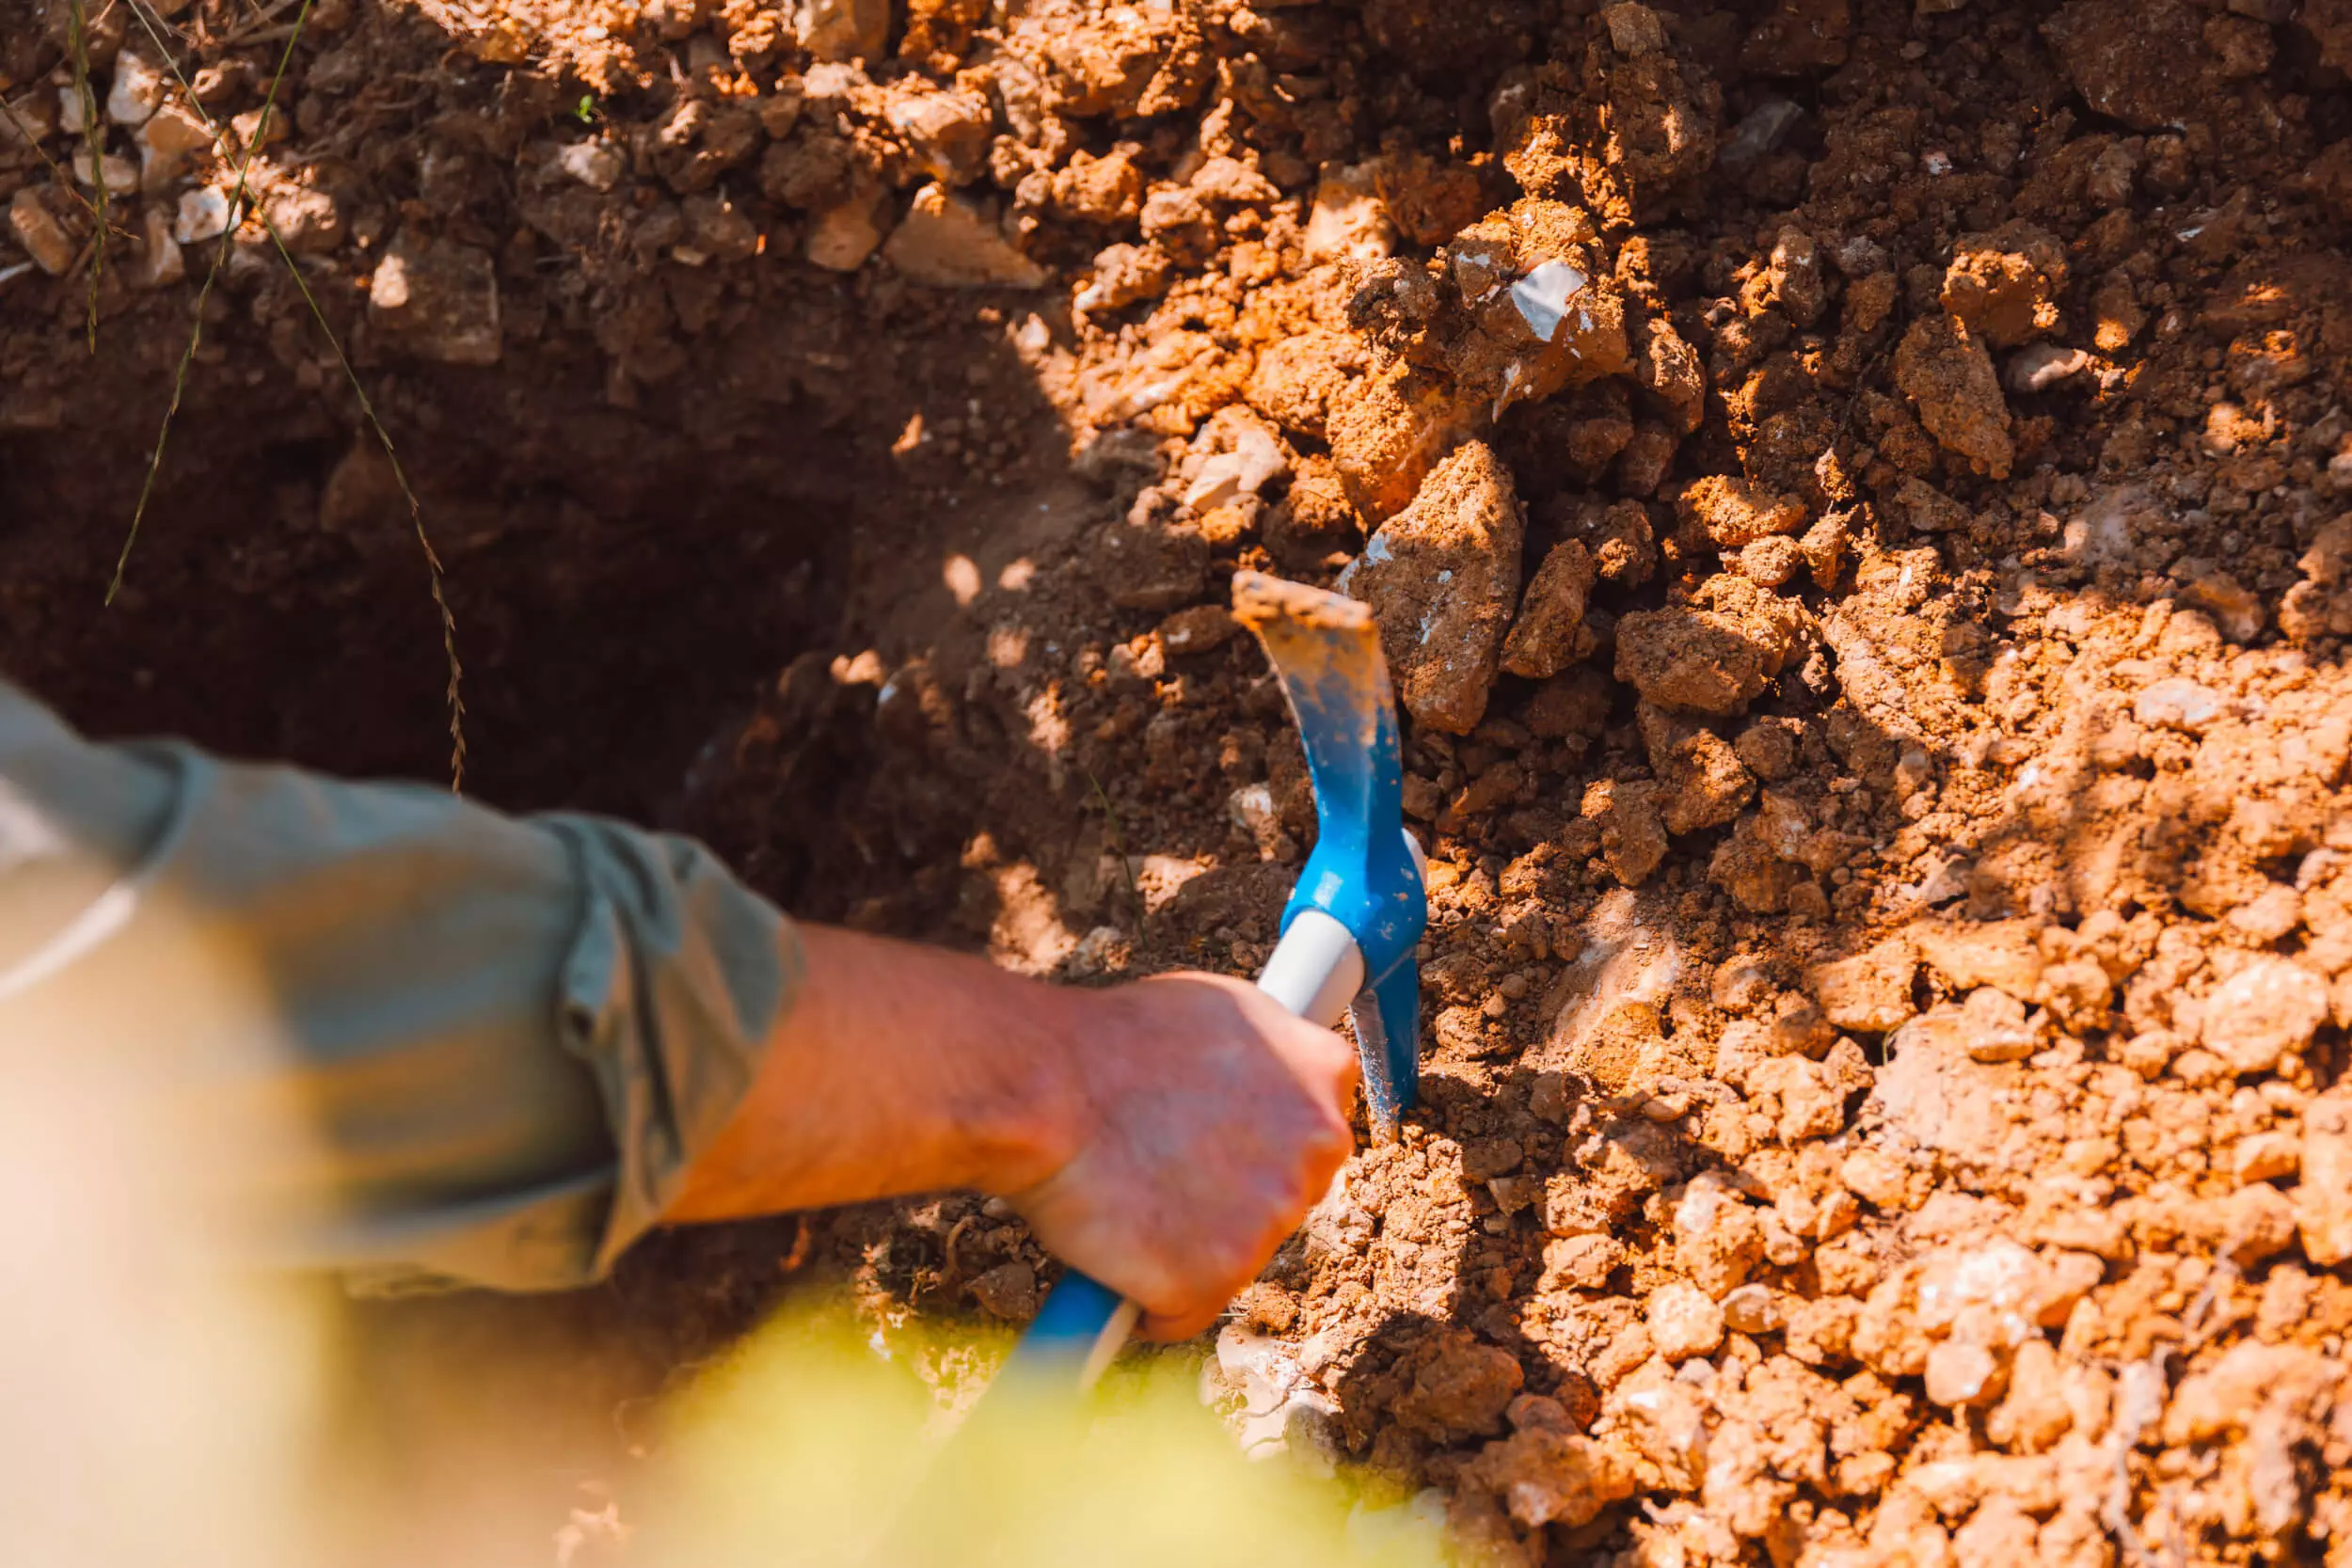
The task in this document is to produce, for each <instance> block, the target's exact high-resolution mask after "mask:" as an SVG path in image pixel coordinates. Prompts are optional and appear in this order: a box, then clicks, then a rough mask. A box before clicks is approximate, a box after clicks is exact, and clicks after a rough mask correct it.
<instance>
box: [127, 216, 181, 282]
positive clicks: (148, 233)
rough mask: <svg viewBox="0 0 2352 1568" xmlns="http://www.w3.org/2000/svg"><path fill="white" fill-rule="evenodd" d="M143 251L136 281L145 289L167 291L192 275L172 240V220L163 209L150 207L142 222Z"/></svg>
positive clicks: (141, 241) (178, 248)
mask: <svg viewBox="0 0 2352 1568" xmlns="http://www.w3.org/2000/svg"><path fill="white" fill-rule="evenodd" d="M139 229H140V234H139V238H140V245H141V250H140V254H139V260H138V263H137V265H136V267H135V269H134V272H133V277H134V278H135V281H136V282H137V283H138V284H139V286H140V287H141V288H146V289H165V288H169V287H170V286H171V285H172V284H174V283H177V282H179V281H180V280H181V279H182V278H183V277H187V275H188V264H187V261H186V259H185V258H184V257H183V256H182V255H181V254H180V242H179V241H178V240H175V239H173V238H172V237H171V219H170V217H169V216H168V215H167V214H165V212H164V210H163V209H162V208H161V207H155V206H150V207H149V208H148V209H147V211H146V212H145V213H144V214H141V216H140V219H139Z"/></svg>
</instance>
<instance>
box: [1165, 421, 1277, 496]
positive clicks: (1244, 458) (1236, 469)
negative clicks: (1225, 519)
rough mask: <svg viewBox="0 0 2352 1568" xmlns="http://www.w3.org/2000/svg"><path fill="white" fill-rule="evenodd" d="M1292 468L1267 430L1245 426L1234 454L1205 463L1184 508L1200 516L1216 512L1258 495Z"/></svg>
mask: <svg viewBox="0 0 2352 1568" xmlns="http://www.w3.org/2000/svg"><path fill="white" fill-rule="evenodd" d="M1290 466H1291V465H1290V459H1289V458H1287V457H1285V456H1283V455H1282V448H1281V445H1280V443H1279V442H1277V441H1276V440H1275V439H1274V438H1273V437H1272V436H1268V435H1267V434H1266V433H1265V432H1264V431H1263V430H1259V429H1256V428H1254V427H1250V426H1244V427H1243V429H1242V431H1241V434H1240V435H1239V436H1237V437H1236V438H1235V440H1234V443H1233V450H1232V451H1221V452H1218V453H1217V454H1216V456H1214V457H1208V458H1203V459H1202V460H1201V463H1200V468H1199V470H1198V471H1197V472H1196V473H1195V474H1194V475H1193V480H1192V483H1191V484H1189V485H1187V486H1186V487H1185V489H1184V504H1185V505H1186V506H1189V507H1191V508H1192V509H1193V511H1195V512H1196V513H1206V512H1214V511H1216V509H1217V508H1218V507H1220V506H1223V505H1225V504H1227V503H1228V502H1230V501H1233V500H1237V499H1240V498H1241V497H1243V496H1254V495H1256V494H1257V493H1258V492H1259V491H1260V490H1262V489H1263V488H1264V487H1265V486H1266V485H1268V484H1270V483H1273V482H1274V481H1276V480H1278V479H1279V478H1281V477H1282V476H1283V475H1284V474H1286V473H1288V472H1290Z"/></svg>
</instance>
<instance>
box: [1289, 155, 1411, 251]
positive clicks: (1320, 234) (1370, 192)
mask: <svg viewBox="0 0 2352 1568" xmlns="http://www.w3.org/2000/svg"><path fill="white" fill-rule="evenodd" d="M1304 243H1305V245H1306V249H1307V260H1308V261H1327V260H1331V259H1334V258H1338V259H1344V260H1347V261H1378V260H1380V258H1382V257H1384V256H1386V255H1388V254H1389V253H1390V252H1391V251H1392V250H1394V249H1395V248H1396V227H1395V225H1393V224H1391V222H1390V221H1389V210H1388V209H1387V208H1386V207H1384V206H1382V205H1381V204H1380V195H1379V192H1378V191H1377V190H1376V189H1375V185H1374V182H1373V178H1372V172H1371V169H1370V167H1369V166H1364V165H1357V166H1350V167H1342V166H1336V165H1334V166H1329V167H1327V168H1326V169H1325V170H1324V174H1323V182H1322V183H1321V184H1319V185H1317V186H1316V187H1315V203H1314V208H1313V210H1312V211H1311V213H1310V214H1308V217H1307V232H1306V235H1305V240H1304Z"/></svg>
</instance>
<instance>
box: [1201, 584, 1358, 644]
mask: <svg viewBox="0 0 2352 1568" xmlns="http://www.w3.org/2000/svg"><path fill="white" fill-rule="evenodd" d="M1233 619H1234V620H1236V621H1239V622H1240V623H1241V624H1242V625H1243V626H1248V628H1249V629H1250V630H1252V631H1254V632H1256V633H1257V634H1258V635H1259V636H1261V637H1263V636H1264V635H1265V634H1266V631H1267V629H1268V628H1269V627H1272V626H1276V625H1278V624H1279V623H1281V622H1285V621H1287V622H1290V623H1292V624H1293V625H1295V626H1311V627H1315V628H1318V629H1323V630H1329V631H1366V630H1369V629H1371V626H1372V607H1371V606H1369V605H1365V604H1360V603H1359V602H1358V601H1356V600H1354V599H1351V598H1349V597H1347V596H1346V595H1345V594H1334V593H1331V592H1329V591H1328V590H1326V589H1322V588H1310V587H1308V586H1307V585H1306V584H1305V583H1303V582H1287V581H1285V580H1283V579H1282V578H1270V577H1268V576H1266V575H1265V574H1264V573H1263V572H1235V573H1234V574H1233Z"/></svg>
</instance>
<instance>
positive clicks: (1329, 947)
mask: <svg viewBox="0 0 2352 1568" xmlns="http://www.w3.org/2000/svg"><path fill="white" fill-rule="evenodd" d="M1363 985H1364V957H1363V954H1362V952H1361V951H1360V950H1359V948H1358V947H1357V945H1356V939H1355V938H1353V937H1351V936H1349V935H1348V932H1347V927H1344V926H1343V925H1341V924H1340V923H1339V922H1338V921H1336V920H1334V919H1332V918H1331V917H1330V916H1329V915H1327V914H1325V913H1324V912H1323V911H1320V910H1301V911H1299V912H1298V915H1297V917H1296V918H1295V919H1294V920H1293V921H1292V922H1291V924H1290V928H1289V929H1288V930H1286V931H1284V932H1283V933H1282V940H1281V941H1280V942H1277V943H1276V944H1275V948H1274V956H1273V957H1272V958H1268V959H1267V960H1266V965H1265V968H1264V969H1263V971H1262V972H1261V973H1260V974H1259V975H1258V989H1259V990H1263V991H1264V992H1265V993H1266V994H1267V995H1268V996H1270V997H1272V998H1274V1000H1275V1001H1277V1002H1279V1003H1280V1004H1281V1005H1282V1006H1283V1007H1284V1008H1285V1009H1286V1010H1288V1011H1289V1012H1291V1013H1293V1014H1295V1015H1296V1016H1297V1017H1299V1018H1303V1019H1307V1020H1309V1021H1311V1022H1315V1023H1320V1024H1322V1025H1323V1026H1324V1027H1325V1028H1329V1027H1330V1026H1331V1025H1333V1024H1335V1023H1337V1022H1339V1021H1340V1015H1341V1014H1343V1013H1344V1012H1346V1011H1347V1007H1348V1004H1349V1003H1351V1002H1353V1001H1354V1000H1355V999H1356V995H1357V993H1358V992H1359V991H1360V990H1363ZM1136 1316H1137V1313H1136V1306H1135V1304H1134V1303H1133V1302H1129V1301H1122V1300H1121V1299H1120V1296H1119V1292H1117V1291H1113V1290H1111V1289H1109V1288H1108V1287H1107V1286H1104V1285H1101V1284H1098V1283H1097V1282H1095V1281H1094V1280H1092V1279H1089V1278H1088V1277H1087V1276H1086V1275H1082V1274H1080V1273H1078V1272H1077V1271H1076V1270H1074V1269H1073V1270H1071V1271H1070V1272H1069V1273H1068V1274H1065V1275H1062V1278H1061V1282H1060V1283H1059V1284H1057V1285H1056V1286H1055V1287H1054V1289H1053V1291H1052V1293H1051V1294H1049V1295H1048V1296H1047V1297H1046V1298H1045V1305H1044V1306H1042V1307H1040V1308H1039V1309H1038V1314H1037V1319H1036V1321H1035V1322H1033V1323H1031V1324H1030V1325H1029V1331H1028V1332H1027V1333H1026V1334H1025V1335H1023V1336H1022V1337H1021V1343H1020V1344H1019V1345H1018V1346H1017V1347H1015V1349H1014V1350H1013V1353H1012V1359H1011V1360H1010V1361H1009V1362H1008V1363H1007V1364H1006V1367H1005V1375H1006V1376H1009V1377H1016V1376H1028V1375H1032V1374H1035V1373H1046V1372H1050V1373H1052V1374H1053V1375H1057V1376H1069V1377H1072V1378H1073V1379H1074V1381H1075V1382H1076V1384H1077V1386H1078V1387H1079V1389H1081V1390H1084V1389H1086V1388H1089V1387H1091V1386H1093V1384H1094V1381H1095V1379H1097V1378H1099V1377H1101V1376H1102V1375H1103V1370H1104V1368H1106V1367H1108V1366H1109V1365H1110V1363H1111V1358H1112V1357H1113V1356H1115V1355H1117V1354H1119V1351H1120V1347H1121V1346H1122V1345H1124V1344H1125V1343H1126V1342H1127V1337H1128V1335H1130V1334H1132V1333H1133V1332H1135V1325H1136Z"/></svg>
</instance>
